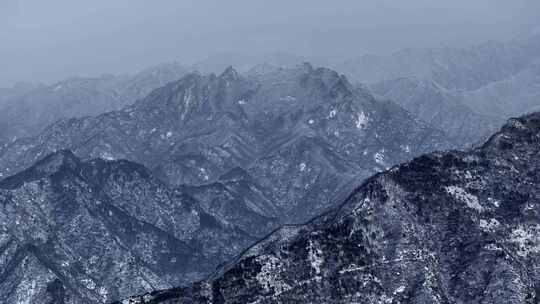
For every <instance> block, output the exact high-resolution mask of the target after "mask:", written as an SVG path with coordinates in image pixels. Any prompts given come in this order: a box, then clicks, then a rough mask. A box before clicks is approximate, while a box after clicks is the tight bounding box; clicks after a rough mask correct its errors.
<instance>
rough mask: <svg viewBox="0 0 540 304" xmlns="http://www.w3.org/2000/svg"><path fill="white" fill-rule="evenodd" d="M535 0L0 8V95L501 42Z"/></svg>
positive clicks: (53, 3) (49, 1)
mask: <svg viewBox="0 0 540 304" xmlns="http://www.w3.org/2000/svg"><path fill="white" fill-rule="evenodd" d="M539 19H540V1H539V0H444V1H443V0H394V1H392V0H296V1H295V0H228V1H227V0H152V1H151V0H146V1H145V0H91V1H90V0H46V1H44V0H0V86H7V85H11V84H13V83H14V82H16V81H21V80H26V81H54V80H57V79H61V78H65V77H68V76H75V75H81V76H82V75H96V74H102V73H122V72H133V71H136V70H139V69H141V68H144V67H147V66H149V65H153V64H157V63H160V62H164V61H178V62H181V63H185V64H190V63H193V62H196V61H198V60H201V59H204V58H205V57H207V56H210V55H212V54H216V53H223V52H243V53H261V52H274V51H282V52H290V53H294V54H298V55H302V56H307V57H317V58H341V57H343V59H346V58H345V57H352V56H355V55H360V54H363V53H367V52H370V53H378V52H384V53H388V52H391V51H395V50H397V49H399V48H403V47H428V46H439V45H468V44H471V43H474V42H482V41H485V40H489V39H499V40H504V39H509V38H511V37H513V36H515V35H517V34H518V33H519V32H522V31H527V30H530V29H532V28H533V27H534V26H535V25H534V24H535V23H536V22H537V21H536V20H539Z"/></svg>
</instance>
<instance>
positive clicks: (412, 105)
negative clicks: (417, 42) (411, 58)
mask: <svg viewBox="0 0 540 304" xmlns="http://www.w3.org/2000/svg"><path fill="white" fill-rule="evenodd" d="M370 88H371V89H372V91H373V92H374V93H375V94H377V95H378V96H380V97H381V98H385V99H390V100H392V101H394V102H396V103H397V104H399V105H400V106H401V107H403V108H404V109H407V110H408V111H409V112H411V113H412V114H414V115H416V116H417V117H419V118H420V119H422V120H423V121H426V122H428V123H430V124H432V125H434V126H437V127H438V128H440V129H441V130H444V131H445V132H446V134H448V135H449V136H451V138H452V139H453V140H454V141H455V142H458V143H460V144H461V145H463V146H464V145H468V144H474V143H477V142H479V140H480V139H484V138H485V136H487V135H489V134H492V133H493V132H494V131H495V130H497V128H498V127H499V126H500V125H501V124H502V123H503V122H504V120H503V119H502V118H498V117H499V115H500V114H497V113H500V112H499V111H494V112H492V113H491V114H492V115H495V116H487V115H482V114H478V113H485V111H482V110H481V108H482V107H475V110H473V109H471V108H470V107H469V105H470V106H472V104H471V103H470V102H468V101H467V100H465V99H464V98H460V97H459V94H454V93H453V92H452V91H448V90H446V89H444V88H442V87H440V86H439V85H437V84H436V83H435V82H433V81H432V80H427V79H420V78H417V77H405V78H398V79H392V80H387V81H382V82H379V83H376V84H374V85H371V86H370ZM492 102H493V100H491V101H488V102H486V103H485V104H484V107H486V108H488V107H489V104H490V103H492ZM508 116H510V115H508Z"/></svg>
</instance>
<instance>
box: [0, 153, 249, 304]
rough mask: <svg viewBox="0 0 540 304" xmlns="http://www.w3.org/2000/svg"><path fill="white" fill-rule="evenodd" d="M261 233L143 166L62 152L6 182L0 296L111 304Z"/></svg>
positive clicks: (212, 262) (1, 196)
mask: <svg viewBox="0 0 540 304" xmlns="http://www.w3.org/2000/svg"><path fill="white" fill-rule="evenodd" d="M255 240H256V238H255V237H254V236H253V235H251V234H250V232H245V231H243V230H241V229H240V228H238V226H236V225H234V224H233V223H230V222H228V221H226V220H223V219H221V218H216V217H214V216H212V215H210V214H208V213H207V212H205V211H204V209H203V208H202V207H201V205H200V203H199V202H198V201H197V200H196V199H194V198H193V197H191V196H189V195H187V194H185V193H183V192H180V191H178V190H174V189H170V188H168V187H167V186H165V185H164V184H163V183H162V182H160V181H159V180H157V179H156V178H154V177H153V176H152V175H151V173H150V171H149V170H147V169H146V168H144V167H143V166H141V165H138V164H134V163H131V162H128V161H105V160H91V161H87V162H82V161H81V160H80V159H78V158H77V157H76V156H75V155H73V154H72V153H71V152H69V151H64V150H62V151H59V152H57V153H54V154H51V155H49V156H47V157H46V158H44V159H43V160H41V161H39V162H38V163H36V164H35V165H34V166H32V167H30V168H29V169H27V170H25V171H22V172H21V173H19V174H17V175H14V176H12V177H9V178H7V179H5V180H3V181H2V182H0V302H2V303H37V304H42V303H43V304H45V303H47V304H48V303H106V302H110V301H113V300H116V299H119V298H123V297H126V296H129V295H131V294H133V293H141V292H145V291H151V290H155V289H157V288H167V287H173V286H178V285H184V284H187V283H189V282H192V281H194V280H197V279H202V278H203V277H204V276H206V275H207V274H208V273H209V272H211V271H213V270H214V269H215V267H216V266H217V265H218V264H219V263H221V262H223V261H225V260H227V259H230V258H231V257H232V256H234V255H235V254H237V253H238V252H239V251H240V250H242V249H243V248H245V247H246V246H248V245H249V244H251V243H252V242H253V241H255Z"/></svg>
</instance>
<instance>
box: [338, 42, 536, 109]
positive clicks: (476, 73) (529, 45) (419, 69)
mask: <svg viewBox="0 0 540 304" xmlns="http://www.w3.org/2000/svg"><path fill="white" fill-rule="evenodd" d="M539 50H540V35H533V36H530V37H527V38H520V39H516V40H513V41H509V42H495V41H490V42H486V43H483V44H479V45H476V46H473V47H469V48H461V49H460V48H450V47H446V48H433V49H403V50H400V51H398V52H395V53H393V54H391V55H389V56H378V55H364V56H361V57H358V58H355V59H351V60H347V61H345V62H343V63H341V64H336V66H335V67H336V69H337V70H339V71H340V72H342V73H344V74H346V75H349V76H350V77H351V78H352V79H354V80H356V81H359V82H362V83H376V82H379V81H383V80H389V79H395V78H401V77H411V76H416V77H419V78H426V79H430V80H433V81H434V82H435V83H437V84H438V85H439V86H441V87H443V88H445V89H448V90H466V91H470V90H477V89H480V88H482V87H484V86H486V85H488V84H490V83H492V82H496V81H501V80H503V79H506V78H508V77H511V76H512V75H515V74H517V73H519V72H520V71H522V70H524V69H526V68H528V67H530V66H531V64H534V63H535V62H538V60H539V58H540V52H539ZM516 102H519V101H516Z"/></svg>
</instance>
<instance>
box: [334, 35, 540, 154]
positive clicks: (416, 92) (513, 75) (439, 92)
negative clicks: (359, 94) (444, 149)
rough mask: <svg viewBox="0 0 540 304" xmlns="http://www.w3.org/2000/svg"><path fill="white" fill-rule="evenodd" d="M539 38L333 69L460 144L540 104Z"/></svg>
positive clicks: (367, 59) (371, 59)
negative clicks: (364, 83)
mask: <svg viewBox="0 0 540 304" xmlns="http://www.w3.org/2000/svg"><path fill="white" fill-rule="evenodd" d="M539 63H540V36H537V35H536V36H529V37H527V38H521V39H516V40H514V41H510V42H505V43H502V42H488V43H484V44H480V45H477V46H474V47H470V48H463V49H458V48H439V49H425V50H418V49H406V50H402V51H399V52H396V53H394V54H392V55H390V56H388V57H384V56H363V57H360V58H358V59H355V60H351V61H347V62H345V63H344V64H341V65H338V66H339V67H340V70H342V71H343V72H345V73H346V74H348V75H351V77H353V79H356V80H357V81H364V82H366V84H367V85H368V87H369V88H370V89H372V90H373V92H374V93H375V94H377V95H379V96H380V97H381V98H388V99H391V100H392V101H394V102H396V103H398V104H399V105H400V106H402V107H404V108H405V109H407V110H408V111H410V112H411V113H413V114H414V115H417V116H418V117H419V118H420V119H422V120H425V121H427V122H429V123H431V124H433V125H434V126H436V127H438V128H440V129H441V130H443V131H445V132H446V133H447V134H449V135H450V136H451V138H452V139H453V140H457V141H459V142H460V144H461V145H470V144H474V143H476V142H478V141H480V140H482V139H483V138H484V137H485V135H486V134H489V133H492V132H494V131H495V130H496V127H497V125H499V124H500V123H501V121H503V120H504V119H506V118H507V117H509V116H515V115H521V114H524V113H529V112H531V111H534V110H535V109H538V107H539V106H540V102H539V100H540V99H539V97H540V90H539V85H538V84H539V80H540V69H539Z"/></svg>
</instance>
